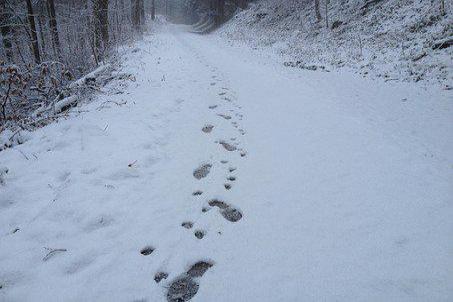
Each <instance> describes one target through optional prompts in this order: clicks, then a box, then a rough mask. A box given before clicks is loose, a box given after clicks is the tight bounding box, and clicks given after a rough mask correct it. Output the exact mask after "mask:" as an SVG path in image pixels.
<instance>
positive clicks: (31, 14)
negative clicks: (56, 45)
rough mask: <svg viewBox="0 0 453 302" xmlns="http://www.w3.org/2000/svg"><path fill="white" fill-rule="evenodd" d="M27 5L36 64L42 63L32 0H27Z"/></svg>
mask: <svg viewBox="0 0 453 302" xmlns="http://www.w3.org/2000/svg"><path fill="white" fill-rule="evenodd" d="M25 2H26V3H27V18H28V26H29V27H30V36H31V41H30V42H31V48H32V51H33V55H34V57H35V63H36V64H40V63H41V56H40V54H39V44H38V35H37V33H36V24H35V14H34V12H33V5H32V3H31V0H25Z"/></svg>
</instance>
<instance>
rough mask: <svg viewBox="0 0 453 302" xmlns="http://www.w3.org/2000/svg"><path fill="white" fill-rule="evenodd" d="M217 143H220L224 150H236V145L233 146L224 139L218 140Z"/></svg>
mask: <svg viewBox="0 0 453 302" xmlns="http://www.w3.org/2000/svg"><path fill="white" fill-rule="evenodd" d="M219 144H221V145H222V146H223V148H225V150H227V151H229V152H232V151H236V150H237V148H236V146H233V145H231V144H229V143H227V142H225V141H220V142H219Z"/></svg>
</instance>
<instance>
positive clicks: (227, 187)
mask: <svg viewBox="0 0 453 302" xmlns="http://www.w3.org/2000/svg"><path fill="white" fill-rule="evenodd" d="M223 186H224V187H225V189H227V190H231V188H232V186H231V184H224V185H223Z"/></svg>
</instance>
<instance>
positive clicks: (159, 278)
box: [154, 272, 168, 283]
mask: <svg viewBox="0 0 453 302" xmlns="http://www.w3.org/2000/svg"><path fill="white" fill-rule="evenodd" d="M167 278H168V273H166V272H157V273H156V274H155V275H154V281H156V283H159V282H160V281H162V280H164V279H167Z"/></svg>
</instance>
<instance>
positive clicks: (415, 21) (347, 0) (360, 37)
mask: <svg viewBox="0 0 453 302" xmlns="http://www.w3.org/2000/svg"><path fill="white" fill-rule="evenodd" d="M320 3H321V7H320V12H321V16H322V20H321V21H320V22H317V20H316V15H315V10H314V1H313V0H287V1H275V0H259V1H254V2H252V3H250V5H249V8H248V9H246V10H243V11H241V12H240V13H239V14H237V15H236V16H235V17H234V18H233V19H232V20H231V21H230V22H228V23H227V24H226V26H224V27H222V28H221V29H220V30H219V33H220V34H222V35H223V36H224V37H226V38H228V39H231V40H234V41H238V40H239V41H243V42H245V43H246V44H248V45H250V46H252V47H255V48H259V49H269V50H271V51H272V52H273V53H274V54H277V55H278V56H280V57H281V60H282V61H283V62H290V63H296V62H298V63H299V64H298V66H299V67H303V66H305V67H311V66H316V67H318V68H319V67H322V68H326V70H335V69H340V68H342V69H343V68H344V69H347V70H350V71H353V72H357V73H359V74H361V75H363V76H364V77H371V78H376V77H378V78H383V79H385V80H386V81H401V80H402V81H413V82H419V85H420V86H432V85H436V86H439V87H442V88H446V89H452V86H453V64H452V62H453V60H452V58H453V48H452V47H449V48H445V49H432V46H433V44H434V43H435V41H439V40H442V39H445V38H449V39H451V37H452V35H453V26H452V24H453V17H452V16H453V2H452V1H445V11H446V14H445V15H444V16H443V15H441V12H440V1H437V0H431V1H429V0H385V1H382V0H381V1H373V0H369V1H364V0H332V1H329V6H328V14H327V16H328V25H329V28H326V25H327V23H326V22H325V21H326V9H325V5H324V4H325V1H321V2H320ZM365 3H373V4H371V5H368V6H367V8H364V6H365V5H364V4H365ZM335 22H336V24H340V25H339V26H335V28H332V25H333V24H334V23H335ZM338 22H341V23H338ZM274 56H275V55H274Z"/></svg>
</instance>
